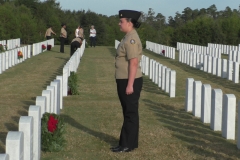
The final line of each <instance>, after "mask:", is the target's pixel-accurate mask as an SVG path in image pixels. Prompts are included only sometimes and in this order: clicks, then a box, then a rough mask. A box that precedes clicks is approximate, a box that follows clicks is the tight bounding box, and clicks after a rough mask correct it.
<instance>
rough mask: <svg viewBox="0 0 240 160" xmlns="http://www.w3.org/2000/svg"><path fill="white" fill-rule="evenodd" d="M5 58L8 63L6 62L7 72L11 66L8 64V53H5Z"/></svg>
mask: <svg viewBox="0 0 240 160" xmlns="http://www.w3.org/2000/svg"><path fill="white" fill-rule="evenodd" d="M5 58H6V61H5V65H6V66H5V68H6V70H7V69H8V68H9V64H8V62H9V60H8V58H9V57H8V51H5Z"/></svg>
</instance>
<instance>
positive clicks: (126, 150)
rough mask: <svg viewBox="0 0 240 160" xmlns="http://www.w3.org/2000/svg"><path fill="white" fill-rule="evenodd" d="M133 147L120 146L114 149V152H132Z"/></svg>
mask: <svg viewBox="0 0 240 160" xmlns="http://www.w3.org/2000/svg"><path fill="white" fill-rule="evenodd" d="M132 150H133V149H130V148H127V147H119V148H118V149H115V150H112V151H113V152H131V151H132Z"/></svg>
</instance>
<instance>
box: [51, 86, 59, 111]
mask: <svg viewBox="0 0 240 160" xmlns="http://www.w3.org/2000/svg"><path fill="white" fill-rule="evenodd" d="M50 86H53V87H54V107H53V113H55V114H58V107H59V103H58V97H59V91H58V90H59V89H58V83H57V82H51V84H50Z"/></svg>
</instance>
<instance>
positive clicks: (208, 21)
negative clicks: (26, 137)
mask: <svg viewBox="0 0 240 160" xmlns="http://www.w3.org/2000/svg"><path fill="white" fill-rule="evenodd" d="M141 21H142V26H141V27H140V28H139V29H138V33H139V36H140V38H141V41H142V43H143V46H145V42H146V41H147V40H148V41H152V42H155V43H160V44H163V45H168V46H176V43H177V42H184V43H190V44H196V45H204V46H206V45H207V43H219V44H228V45H238V44H239V43H240V10H239V9H238V10H237V9H233V10H232V9H231V8H230V7H226V9H225V10H223V11H218V10H217V8H216V6H215V5H211V6H210V7H209V8H207V9H205V8H202V9H200V10H198V9H195V10H192V9H191V8H189V7H187V8H185V9H184V10H183V11H182V13H179V12H176V14H175V17H171V16H170V17H168V19H166V17H165V16H164V15H162V14H161V13H157V14H155V12H154V10H153V9H151V8H149V11H148V13H143V15H142V17H141ZM0 22H1V25H0V39H1V40H3V39H11V38H18V37H20V38H21V43H23V44H31V43H35V42H38V41H42V40H43V39H44V35H45V31H46V29H47V28H48V26H50V25H51V26H52V28H53V31H54V32H55V33H57V35H56V36H53V37H54V38H55V43H56V44H59V35H60V29H61V24H62V23H66V24H67V29H66V30H67V32H68V38H67V42H66V43H67V44H70V42H71V40H72V39H73V38H74V32H75V29H76V28H77V26H78V25H79V24H80V25H81V26H83V28H84V35H85V39H86V40H87V42H88V41H89V30H90V26H91V25H94V26H95V28H96V30H97V45H104V46H110V45H114V40H115V39H117V40H121V38H122V37H123V36H124V34H123V33H121V32H120V30H119V26H118V22H119V18H118V11H116V15H113V16H106V15H102V14H97V13H95V12H93V11H90V10H88V11H85V10H78V11H75V10H73V11H71V10H62V9H61V7H60V4H59V3H58V2H56V0H46V1H44V2H41V1H39V0H0Z"/></svg>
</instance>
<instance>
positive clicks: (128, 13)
mask: <svg viewBox="0 0 240 160" xmlns="http://www.w3.org/2000/svg"><path fill="white" fill-rule="evenodd" d="M141 14H142V13H141V12H138V11H133V10H120V11H119V18H132V19H134V20H135V21H137V20H138V19H139V17H140V16H141Z"/></svg>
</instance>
